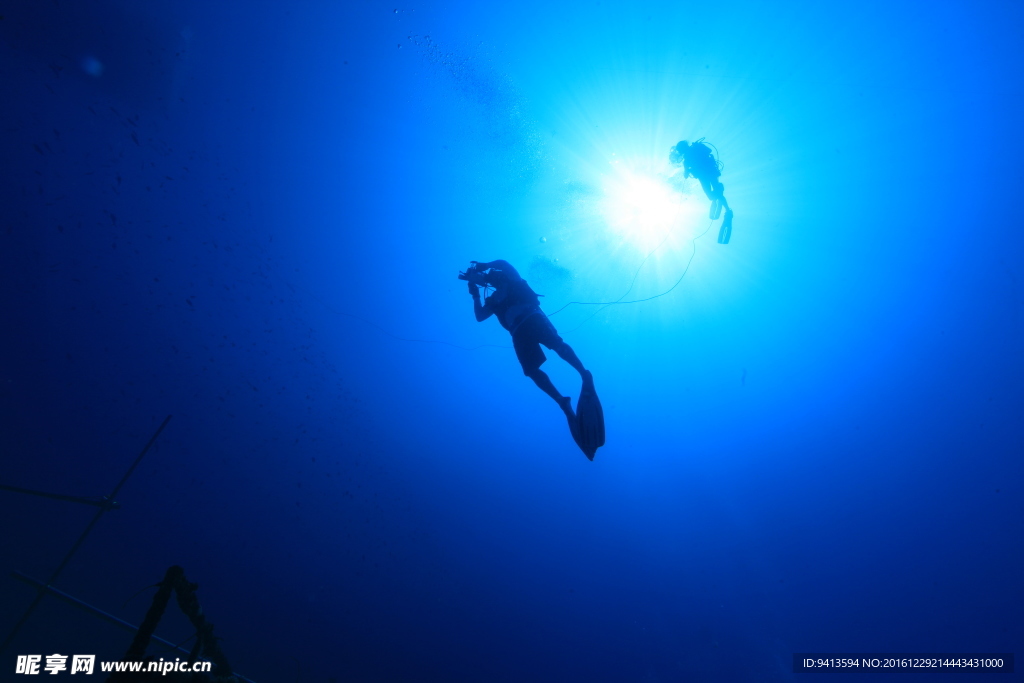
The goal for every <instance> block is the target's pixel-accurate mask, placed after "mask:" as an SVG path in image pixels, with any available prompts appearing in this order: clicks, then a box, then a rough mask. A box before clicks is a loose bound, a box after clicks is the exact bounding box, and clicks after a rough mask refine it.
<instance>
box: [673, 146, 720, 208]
mask: <svg viewBox="0 0 1024 683" xmlns="http://www.w3.org/2000/svg"><path fill="white" fill-rule="evenodd" d="M675 151H676V153H677V156H676V158H677V159H678V158H680V157H681V159H682V162H683V177H684V178H689V177H690V176H693V177H694V178H696V179H697V180H698V181H700V186H701V187H702V188H704V194H706V195H707V197H708V199H710V200H711V201H715V200H716V199H717V200H718V201H720V202H722V205H723V206H728V202H726V201H725V187H724V186H723V185H722V182H721V180H719V179H720V178H721V177H722V172H721V171H720V170H719V169H718V162H716V161H715V158H714V157H713V156H711V149H710V148H709V147H708V146H707V145H705V144H704V143H703V142H695V143H693V144H692V145H690V146H689V147H686V148H684V149H680V148H679V147H676V148H675ZM677 163H678V162H677Z"/></svg>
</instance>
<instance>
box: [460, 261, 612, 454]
mask: <svg viewBox="0 0 1024 683" xmlns="http://www.w3.org/2000/svg"><path fill="white" fill-rule="evenodd" d="M459 279H460V280H466V281H467V282H468V284H469V293H470V294H471V295H472V296H473V313H474V314H475V315H476V320H477V322H483V321H484V320H487V319H488V318H489V317H491V316H492V315H495V316H497V317H498V322H500V323H501V326H502V327H504V328H505V329H506V330H508V331H509V334H511V335H512V347H513V348H514V349H515V352H516V358H518V359H519V364H520V365H522V367H523V374H524V375H526V376H527V377H529V378H530V379H532V380H533V381H534V383H535V384H536V385H537V386H538V387H540V389H541V390H542V391H543V392H544V393H545V394H547V395H548V396H550V397H551V398H553V399H554V400H555V402H556V403H558V406H559V407H560V408H561V409H562V412H563V413H565V417H566V419H567V420H568V422H569V431H570V433H571V434H572V437H573V440H574V441H576V444H577V445H578V446H579V447H580V450H582V451H583V452H584V454H586V456H587V458H588V459H590V460H593V459H594V454H595V453H596V452H597V449H598V448H600V447H601V446H603V445H604V412H603V410H602V408H601V402H600V401H599V400H598V398H597V392H596V391H595V390H594V376H593V375H592V374H591V373H590V371H589V370H587V369H586V368H585V367H583V363H582V362H581V361H580V359H579V357H578V356H577V355H576V352H575V351H573V350H572V347H571V346H569V345H568V344H566V343H565V341H563V340H562V338H561V337H560V336H558V332H557V331H556V330H555V326H554V325H552V324H551V321H550V320H548V317H547V315H545V314H544V311H542V310H540V300H539V299H538V295H537V293H536V292H534V291H533V289H532V288H531V287H530V285H529V284H527V282H526V280H524V279H523V278H522V277H520V275H519V273H518V272H517V271H516V269H515V268H513V267H512V265H511V264H510V263H509V262H508V261H502V260H497V261H490V262H488V263H483V262H478V261H471V262H470V267H469V268H468V269H466V271H465V272H462V273H459ZM480 287H493V288H494V293H493V294H491V295H490V296H488V297H486V299H484V300H483V301H481V300H480ZM541 344H543V345H544V346H546V347H548V348H549V349H551V350H552V351H554V352H555V353H557V354H558V355H559V357H561V358H562V360H564V361H565V362H566V363H568V364H569V365H571V366H572V367H573V368H575V369H576V371H577V372H579V373H580V377H581V378H582V380H583V388H582V389H581V391H580V397H579V400H578V401H577V404H576V411H575V412H574V411H573V409H572V398H571V397H569V396H562V394H561V393H560V392H559V391H558V389H556V388H555V385H554V383H552V381H551V378H550V377H548V375H547V373H545V372H544V371H543V370H541V369H540V366H541V365H543V364H544V362H545V361H546V360H547V357H546V356H545V355H544V350H543V349H541Z"/></svg>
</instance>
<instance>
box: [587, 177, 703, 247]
mask: <svg viewBox="0 0 1024 683" xmlns="http://www.w3.org/2000/svg"><path fill="white" fill-rule="evenodd" d="M605 180H606V182H605V186H604V197H605V198H604V202H603V206H602V214H603V215H604V218H605V220H606V221H607V223H608V227H609V228H610V229H611V230H612V232H614V233H615V234H617V235H619V236H620V237H622V239H623V240H624V241H626V242H629V243H631V244H632V245H633V246H634V247H635V248H636V249H638V250H640V251H648V250H650V249H653V248H654V247H656V246H658V244H660V243H661V242H662V241H663V240H664V239H665V237H666V235H668V234H669V233H670V232H676V233H678V232H679V231H685V232H687V233H688V232H690V231H691V229H692V226H693V224H694V222H695V219H696V218H697V217H698V216H699V215H700V214H701V213H706V212H707V207H705V206H703V205H702V204H701V203H700V202H696V201H693V200H692V199H691V197H690V196H689V195H688V194H685V193H684V192H682V191H680V188H679V187H677V186H674V184H673V182H672V181H670V180H669V178H667V177H665V176H662V175H658V174H654V173H644V172H639V171H633V170H630V169H627V168H623V167H622V166H619V165H615V166H614V170H613V171H612V173H611V174H609V175H608V176H606V179H605Z"/></svg>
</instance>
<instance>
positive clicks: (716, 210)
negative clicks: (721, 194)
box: [708, 199, 722, 221]
mask: <svg viewBox="0 0 1024 683" xmlns="http://www.w3.org/2000/svg"><path fill="white" fill-rule="evenodd" d="M721 215H722V200H721V199H712V200H711V211H710V212H709V213H708V218H710V219H711V220H713V221H717V220H718V217H719V216H721Z"/></svg>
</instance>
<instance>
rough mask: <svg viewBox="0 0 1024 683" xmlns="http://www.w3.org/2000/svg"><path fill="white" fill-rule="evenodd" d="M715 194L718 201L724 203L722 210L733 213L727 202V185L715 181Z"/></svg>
mask: <svg viewBox="0 0 1024 683" xmlns="http://www.w3.org/2000/svg"><path fill="white" fill-rule="evenodd" d="M715 194H717V195H718V201H720V202H721V203H722V208H724V209H725V210H726V211H731V209H730V208H729V202H727V201H726V200H725V185H723V184H722V183H720V182H718V181H715Z"/></svg>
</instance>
